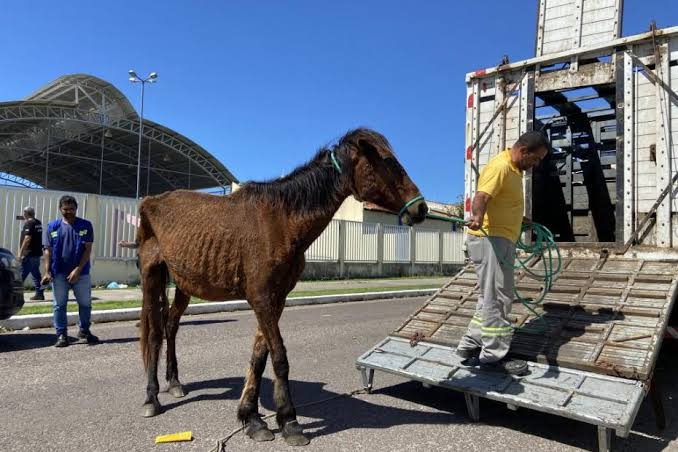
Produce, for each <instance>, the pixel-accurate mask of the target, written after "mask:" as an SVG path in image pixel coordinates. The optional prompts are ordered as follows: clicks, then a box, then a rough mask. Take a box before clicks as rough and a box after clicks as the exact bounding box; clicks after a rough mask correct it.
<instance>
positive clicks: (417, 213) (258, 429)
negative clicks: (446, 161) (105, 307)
mask: <svg viewBox="0 0 678 452" xmlns="http://www.w3.org/2000/svg"><path fill="white" fill-rule="evenodd" d="M351 194H352V195H353V196H355V197H356V198H357V199H358V200H365V201H369V202H372V203H375V204H378V205H380V206H383V207H385V208H387V209H391V210H393V211H396V212H399V215H400V219H401V220H402V222H403V223H405V224H408V225H410V226H411V225H412V224H414V223H418V222H421V221H422V220H423V219H424V217H425V216H426V213H427V211H428V208H427V206H426V203H425V202H424V200H423V197H422V196H421V194H420V192H419V189H418V188H417V187H416V186H415V185H414V183H412V181H411V180H410V178H409V177H408V175H407V173H406V172H405V170H404V169H403V168H402V166H401V165H400V164H399V163H398V161H397V160H396V158H395V156H394V155H393V152H392V151H391V147H390V145H389V143H388V141H386V138H384V137H383V136H382V135H380V134H379V133H377V132H374V131H372V130H369V129H357V130H354V131H351V132H349V133H347V134H346V135H345V136H344V137H342V138H341V139H340V140H339V142H338V143H337V144H336V145H334V146H332V147H331V148H330V149H321V150H320V151H319V152H318V154H317V155H316V156H315V157H314V158H313V159H312V160H311V161H310V162H308V163H307V164H306V165H304V166H301V167H299V168H297V169H296V170H294V171H293V172H292V173H291V174H289V175H288V176H285V177H283V178H280V179H277V180H274V181H270V182H263V183H259V182H250V183H247V184H244V185H243V186H242V188H241V189H240V190H239V191H237V192H235V193H233V194H231V195H230V196H225V197H219V196H212V195H206V194H200V193H195V192H191V191H175V192H170V193H165V194H162V195H159V196H152V197H148V198H145V199H144V200H143V201H142V203H141V205H140V208H139V212H140V216H141V222H140V227H139V230H138V234H137V240H136V245H135V246H138V247H139V256H140V260H141V275H142V282H143V309H142V313H141V348H142V354H143V360H144V365H145V368H146V375H147V379H148V386H147V395H146V401H145V402H144V406H143V414H144V416H154V415H156V414H158V413H159V412H160V408H161V407H160V403H159V401H158V390H159V386H158V377H157V370H158V355H159V352H160V347H161V344H162V340H163V333H164V336H165V337H166V339H167V375H166V378H167V380H168V382H169V393H170V394H172V395H174V396H175V397H182V396H183V395H184V391H183V388H182V386H181V383H180V382H179V376H178V370H177V358H176V351H175V338H176V334H177V330H178V328H179V319H180V317H181V315H182V314H183V312H184V310H185V309H186V306H187V305H188V302H189V299H190V297H191V296H196V297H200V298H202V299H205V300H230V299H242V298H245V299H247V301H248V303H249V304H250V306H251V307H252V310H253V311H254V314H255V316H256V318H257V322H258V328H257V331H256V334H255V337H254V347H253V351H252V358H251V360H250V364H249V367H248V369H247V377H246V382H245V386H244V388H243V391H242V395H241V397H240V403H239V406H238V419H239V420H240V421H241V422H242V423H243V424H244V425H245V426H246V427H247V430H246V432H247V434H248V435H249V436H250V438H252V439H254V440H257V441H264V440H271V439H273V433H272V432H271V431H270V430H269V429H268V426H267V425H266V423H265V422H264V421H263V420H262V419H261V416H260V415H259V412H258V399H259V386H260V383H261V376H262V373H263V371H264V367H265V366H266V360H267V357H268V354H269V353H270V354H271V362H272V364H273V370H274V373H275V383H274V399H275V404H276V420H277V423H278V425H279V426H280V428H281V430H282V434H283V437H284V438H285V441H286V442H287V443H288V444H291V445H305V444H308V442H309V440H308V439H307V438H306V436H304V434H303V430H302V428H301V426H300V425H299V423H298V422H297V420H296V411H295V408H294V405H293V404H292V400H291V398H290V391H289V386H288V374H289V365H288V361H287V352H286V351H285V346H284V345H283V339H282V336H281V335H280V329H279V327H278V321H279V319H280V315H281V314H282V311H283V308H284V307H285V299H286V297H287V294H288V293H289V292H290V291H291V290H292V289H293V288H294V286H295V284H296V283H297V281H298V279H299V276H300V275H301V272H302V270H303V269H304V262H305V261H304V251H306V249H307V248H308V247H309V246H310V245H311V243H313V241H314V240H315V239H316V238H317V237H318V236H319V235H320V234H321V233H322V231H323V230H324V229H325V227H326V226H327V225H328V223H329V222H330V220H331V219H332V216H333V215H334V213H335V212H336V210H337V209H338V208H339V206H340V205H341V203H342V202H343V201H344V199H346V197H348V196H349V195H351ZM207 218H210V219H213V220H214V221H212V222H210V224H205V222H204V220H205V219H207ZM169 275H171V276H172V278H173V279H174V281H175V283H176V294H175V298H174V302H173V304H172V305H171V307H168V305H167V299H166V297H165V286H166V284H167V282H168V280H169Z"/></svg>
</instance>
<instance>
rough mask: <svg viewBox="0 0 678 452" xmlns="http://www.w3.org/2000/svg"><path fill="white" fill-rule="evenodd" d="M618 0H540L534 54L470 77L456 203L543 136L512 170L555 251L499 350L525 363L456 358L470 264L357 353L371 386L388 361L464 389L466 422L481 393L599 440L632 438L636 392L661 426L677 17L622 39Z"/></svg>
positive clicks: (677, 229) (471, 289)
mask: <svg viewBox="0 0 678 452" xmlns="http://www.w3.org/2000/svg"><path fill="white" fill-rule="evenodd" d="M622 3H623V2H622V0H539V1H538V11H537V26H536V29H537V34H536V40H535V56H534V57H533V58H530V59H528V60H524V61H519V62H509V61H508V58H507V57H504V59H503V60H502V61H501V63H500V64H499V65H497V66H496V67H491V68H485V69H479V70H475V71H472V72H470V73H468V74H467V75H466V121H465V136H466V144H465V148H464V149H463V158H464V168H465V177H464V208H465V211H466V214H469V215H470V210H471V202H472V199H473V196H474V194H475V190H476V185H477V181H478V177H479V173H480V171H481V170H482V168H483V166H484V165H485V164H486V163H487V162H488V161H489V159H490V158H492V157H493V156H494V155H497V154H498V153H499V152H501V151H502V150H504V149H505V148H507V147H510V146H511V145H512V144H513V143H514V142H515V141H516V140H517V138H518V137H519V136H520V135H521V134H522V133H524V132H527V131H533V130H537V131H541V132H543V133H544V134H546V135H547V136H548V138H549V141H550V143H551V149H550V150H549V153H548V155H547V157H546V158H545V159H544V160H543V161H542V162H541V164H540V165H539V166H538V167H536V168H534V169H533V170H531V171H528V172H526V173H525V175H524V178H523V181H524V187H523V188H524V196H525V212H524V214H525V216H526V217H529V218H532V219H533V220H534V221H535V222H538V223H541V224H543V225H545V226H546V227H548V228H549V229H550V230H551V231H552V232H553V234H554V237H555V240H556V241H557V242H558V246H559V248H560V251H561V253H562V271H561V272H560V273H559V274H558V275H557V276H556V278H555V279H554V281H553V286H552V287H551V290H550V291H549V292H548V293H547V294H546V296H545V298H544V300H543V302H542V303H541V305H540V306H539V307H538V309H537V312H536V313H534V312H531V311H530V310H529V309H527V308H526V307H525V306H523V305H522V304H520V303H519V302H518V301H516V302H515V303H514V306H513V310H512V313H511V320H512V322H513V325H514V327H515V334H514V338H513V342H512V345H511V350H510V355H511V356H514V357H517V358H522V359H525V360H527V361H528V365H529V368H530V374H529V375H528V376H525V377H519V378H518V377H513V376H510V375H507V374H503V373H497V372H483V371H480V370H476V369H470V368H467V367H465V366H464V365H462V363H461V358H459V357H457V356H456V355H455V353H454V349H455V348H456V345H457V343H458V341H459V339H460V338H461V337H462V335H463V334H464V332H465V330H466V327H467V325H468V323H469V321H470V320H471V317H472V316H473V312H474V308H475V304H476V302H477V300H478V295H479V292H480V290H479V286H478V282H477V277H476V274H475V271H474V268H473V265H471V264H468V265H466V266H465V267H464V268H463V269H462V270H461V271H460V272H459V273H458V274H456V275H455V276H453V277H452V278H451V280H450V281H449V282H448V283H447V284H445V285H444V286H443V287H442V288H440V289H439V290H438V291H437V292H436V293H435V294H434V295H432V296H431V297H430V298H429V299H428V300H426V302H425V303H424V304H423V306H421V307H420V308H419V309H417V311H416V312H414V313H413V314H412V315H411V316H410V317H408V318H407V319H405V320H404V322H403V323H402V324H401V325H400V326H398V327H397V328H396V329H395V330H394V331H393V332H392V333H391V334H389V335H388V336H387V337H386V338H385V339H383V340H382V341H380V342H379V343H378V344H376V345H375V346H374V347H372V348H370V349H369V350H367V351H366V352H365V353H364V354H363V355H362V356H360V357H359V358H358V360H357V362H356V366H357V368H358V369H359V370H360V372H361V373H362V379H363V385H364V386H365V388H366V389H368V390H370V389H371V388H372V385H373V379H374V372H375V371H381V372H389V373H392V374H396V375H400V376H403V377H405V378H407V379H410V380H416V381H420V382H422V383H423V384H424V385H435V386H441V387H445V388H449V389H452V390H456V391H460V392H463V394H464V397H465V400H466V406H467V410H468V414H469V416H470V417H471V419H473V420H478V419H479V416H480V412H479V398H481V397H482V398H487V399H492V400H495V401H499V402H502V403H505V404H506V406H507V407H508V408H509V409H511V410H517V409H518V408H527V409H532V410H537V411H541V412H546V413H551V414H556V415H560V416H564V417H567V418H570V419H576V420H579V421H582V422H587V423H589V424H592V425H595V426H596V427H597V432H598V446H599V450H600V451H610V450H612V440H613V437H614V435H615V434H616V436H618V437H622V438H624V437H627V436H628V435H629V432H630V430H631V428H632V426H633V424H634V421H635V418H636V415H637V413H638V409H639V408H640V405H641V403H642V401H643V400H644V399H645V397H646V396H650V397H651V400H652V402H653V408H654V411H655V414H656V420H657V425H658V426H660V427H661V426H662V425H663V424H664V423H665V420H664V415H663V406H662V400H661V393H660V390H659V387H658V385H657V384H656V381H655V379H654V368H655V364H656V361H657V357H658V355H659V351H660V348H661V345H662V341H663V340H664V336H665V335H666V334H669V332H672V331H675V329H672V328H670V325H669V320H670V318H671V313H672V310H673V305H674V304H675V299H676V287H677V284H678V271H677V270H678V193H677V190H678V187H677V184H676V182H677V181H678V95H677V94H676V92H675V91H674V88H673V87H674V86H676V85H678V27H670V28H657V27H656V26H655V24H654V23H651V24H649V27H648V31H647V32H645V33H641V34H637V35H633V36H626V37H623V36H621V24H622V13H623V4H622ZM460 151H461V150H460ZM460 153H462V152H460ZM530 239H531V237H530V236H529V233H526V235H525V236H524V237H523V240H524V241H526V242H529V241H530ZM543 265H544V264H543V262H542V261H541V260H539V259H534V260H532V261H530V262H528V268H530V269H531V270H533V272H536V273H538V272H539V270H540V268H541V269H543ZM515 276H516V288H517V290H518V291H519V292H520V293H521V294H522V295H523V296H528V297H530V296H531V297H534V298H536V297H537V296H538V295H539V294H540V293H541V291H542V290H543V289H544V288H543V285H542V284H540V282H539V281H538V280H534V279H533V278H532V277H531V275H530V272H527V271H525V270H517V271H516V274H515ZM544 325H546V326H544Z"/></svg>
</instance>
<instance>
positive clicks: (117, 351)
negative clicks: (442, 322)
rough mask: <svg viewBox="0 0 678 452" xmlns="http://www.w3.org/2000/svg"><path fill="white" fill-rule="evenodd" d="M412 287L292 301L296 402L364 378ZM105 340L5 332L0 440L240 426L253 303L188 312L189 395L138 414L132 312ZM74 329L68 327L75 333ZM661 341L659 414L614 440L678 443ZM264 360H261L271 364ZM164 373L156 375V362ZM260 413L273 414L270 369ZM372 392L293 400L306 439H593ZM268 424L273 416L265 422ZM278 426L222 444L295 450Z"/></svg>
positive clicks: (64, 446)
mask: <svg viewBox="0 0 678 452" xmlns="http://www.w3.org/2000/svg"><path fill="white" fill-rule="evenodd" d="M421 301H422V300H421V299H402V300H384V301H374V302H364V303H347V304H335V305H324V306H308V307H299V308H288V309H287V310H286V311H285V314H284V315H283V321H282V332H283V335H284V337H285V339H286V346H287V349H288V351H289V358H290V366H291V372H290V378H291V387H292V393H293V398H294V400H295V401H296V402H297V403H298V404H302V403H305V402H309V401H314V400H318V399H323V398H327V397H332V396H334V395H336V394H341V393H343V392H347V391H351V390H354V389H357V388H359V387H360V379H359V374H358V372H357V371H356V370H355V367H354V362H355V359H356V357H358V356H359V355H360V354H362V353H363V352H365V351H366V350H367V349H368V348H369V347H371V346H372V345H374V344H375V343H376V342H377V341H379V340H380V339H382V338H383V337H384V336H385V335H386V334H387V333H388V332H389V331H391V330H392V329H393V328H395V327H396V326H398V325H399V323H400V322H402V321H403V320H404V319H405V317H406V316H407V315H409V314H411V313H412V312H413V310H414V309H416V307H418V306H419V305H420V303H421ZM93 331H94V332H95V333H96V334H98V335H99V336H100V337H101V338H102V339H103V340H104V343H102V344H100V345H97V346H87V345H84V344H74V345H73V346H71V347H68V348H65V349H55V348H53V347H52V343H53V341H54V336H53V334H52V331H51V330H33V331H28V332H16V333H8V334H0V369H2V371H1V372H0V416H1V417H0V419H2V421H1V422H0V451H3V452H4V451H32V452H34V451H43V450H44V451H48V450H49V451H78V452H82V451H147V450H155V451H184V450H186V451H188V450H191V451H194V450H197V451H208V450H209V449H210V448H211V447H213V446H214V443H215V441H216V440H217V439H219V438H221V437H223V436H225V435H226V434H227V433H229V432H230V431H232V430H233V429H235V428H237V427H239V425H238V423H237V421H236V419H235V412H236V406H237V403H238V398H239V395H240V390H241V388H242V384H243V375H244V370H245V365H246V363H247V361H248V359H249V354H250V347H251V342H252V334H253V331H254V319H253V317H252V315H251V313H249V312H239V313H229V314H213V315H204V316H192V317H185V318H184V321H183V326H182V327H181V329H180V331H179V338H178V355H179V371H180V376H181V379H182V382H183V383H184V385H185V387H186V389H187V392H188V394H187V395H186V397H184V398H183V399H174V398H172V397H171V396H170V395H169V394H166V393H161V394H160V401H161V403H163V404H164V406H165V412H164V413H163V414H161V415H160V416H157V417H155V418H150V419H145V418H142V417H141V415H140V414H141V404H142V402H143V398H144V389H145V382H144V376H143V369H142V365H141V359H140V356H139V345H138V340H137V329H136V328H135V326H134V322H120V323H111V324H102V325H95V326H94V327H93ZM74 332H75V331H71V333H72V334H73V333H74ZM675 356H676V355H675V350H674V351H671V350H668V349H666V348H665V350H664V352H663V356H662V360H661V361H660V363H659V366H658V369H659V370H658V375H659V376H660V377H661V378H662V380H663V382H664V384H663V388H664V397H665V409H666V412H667V419H668V426H667V429H666V430H664V431H663V432H660V431H658V430H657V429H656V427H655V423H654V417H653V415H652V411H651V409H650V405H649V403H647V402H646V403H644V404H643V406H642V408H641V411H640V413H639V415H638V419H637V421H636V424H635V426H634V433H632V434H631V436H630V437H629V438H628V439H625V440H618V441H617V442H616V448H615V450H617V451H660V450H678V441H677V440H676V437H678V407H677V406H676V403H675V402H676V400H678V387H676V385H675V382H676V377H678V362H676V359H675ZM269 367H270V366H269ZM160 375H161V376H164V369H161V371H160ZM265 377H266V378H265V380H264V385H263V406H262V412H264V413H270V412H271V410H272V407H273V404H272V397H271V392H272V388H271V380H270V377H271V369H270V368H267V370H266V375H265ZM375 388H376V392H375V393H373V394H371V395H359V396H357V397H355V398H342V399H338V400H334V401H331V402H327V403H325V404H322V405H318V406H313V407H308V408H301V409H299V414H300V419H299V420H300V422H301V423H302V424H303V425H304V426H305V427H306V429H307V431H308V432H309V433H310V434H311V436H312V442H311V444H310V445H309V446H307V447H306V448H304V449H303V450H306V451H309V452H310V451H344V450H345V451H417V452H421V451H422V450H429V451H442V450H445V451H460V450H463V451H476V450H478V451H481V450H482V451H502V452H505V451H514V450H515V451H534V450H549V451H573V450H597V443H596V435H595V432H596V431H595V429H594V427H592V426H590V425H587V424H583V423H579V422H575V421H570V420H567V419H563V418H560V417H556V416H551V415H546V414H541V413H537V412H532V411H529V410H519V411H517V412H513V411H509V410H508V409H506V407H505V406H504V405H501V404H498V403H495V402H492V401H487V400H481V422H479V423H471V422H469V420H468V419H467V417H466V409H465V405H464V398H463V396H462V395H461V394H460V393H456V392H453V391H449V390H443V389H438V388H431V389H425V388H423V387H422V386H421V385H420V384H418V383H414V382H407V381H404V380H402V379H399V378H397V377H394V376H390V375H386V374H383V373H377V374H376V376H375ZM269 425H271V426H272V425H273V422H271V421H269ZM185 430H191V431H192V432H193V436H194V440H193V441H192V442H190V443H175V444H163V445H155V444H154V438H155V437H156V435H160V434H166V433H173V432H179V431H185ZM290 449H292V448H290V447H288V446H287V445H286V444H285V443H284V441H283V440H282V438H281V437H280V435H277V436H276V439H275V441H272V442H269V443H257V444H254V443H252V442H251V441H250V440H249V439H248V438H246V437H245V436H244V435H242V434H238V435H236V436H235V437H233V439H231V440H230V441H229V443H228V449H227V450H229V451H240V450H248V451H250V450H256V451H274V450H290Z"/></svg>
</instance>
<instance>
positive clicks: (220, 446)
mask: <svg viewBox="0 0 678 452" xmlns="http://www.w3.org/2000/svg"><path fill="white" fill-rule="evenodd" d="M359 394H367V389H365V388H362V389H356V390H354V391H351V392H344V393H342V394H337V395H335V396H332V397H327V398H325V399H320V400H316V401H315V402H308V403H304V404H302V405H296V406H295V408H296V409H299V408H306V407H309V406H313V405H320V404H321V403H326V402H329V401H332V400H336V399H340V398H342V397H353V396H356V395H359ZM273 416H275V413H271V414H268V415H266V416H263V417H262V418H261V419H262V420H265V419H269V418H272V417H273ZM245 428H246V426H245V425H243V426H242V427H240V428H237V429H235V430H233V431H232V432H231V433H229V434H228V435H226V436H225V437H223V438H221V439H220V440H218V441H217V444H216V446H214V447H213V448H212V449H210V452H226V443H228V441H229V440H230V439H231V438H233V437H234V436H235V435H237V434H238V433H240V432H242V431H243V430H245Z"/></svg>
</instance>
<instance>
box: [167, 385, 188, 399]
mask: <svg viewBox="0 0 678 452" xmlns="http://www.w3.org/2000/svg"><path fill="white" fill-rule="evenodd" d="M167 392H169V393H170V394H171V395H172V396H174V397H176V398H177V399H179V398H181V397H184V396H185V395H186V393H185V392H184V388H183V386H181V385H176V386H170V387H169V389H168V390H167Z"/></svg>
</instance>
